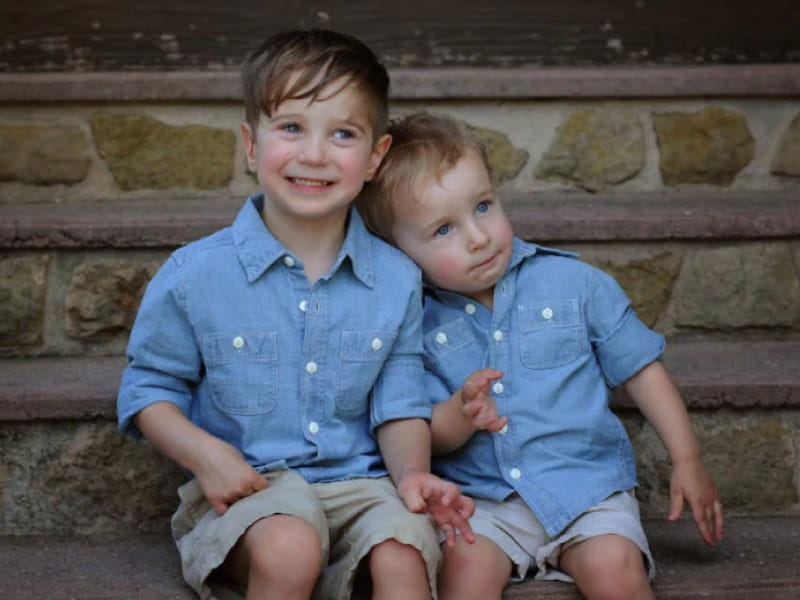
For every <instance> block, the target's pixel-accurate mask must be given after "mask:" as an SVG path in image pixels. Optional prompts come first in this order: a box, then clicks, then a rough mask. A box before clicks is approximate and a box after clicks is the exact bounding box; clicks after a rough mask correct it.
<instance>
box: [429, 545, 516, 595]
mask: <svg viewBox="0 0 800 600" xmlns="http://www.w3.org/2000/svg"><path fill="white" fill-rule="evenodd" d="M442 553H443V554H444V562H443V563H442V570H441V571H440V572H439V597H440V599H441V600H500V597H501V596H502V595H503V589H504V588H505V586H506V584H507V583H508V580H509V578H510V577H511V568H512V564H511V560H510V559H509V558H508V556H506V554H505V552H503V551H502V550H501V549H500V547H499V546H498V545H497V544H495V543H494V542H493V541H491V540H490V539H489V538H486V537H483V536H481V535H479V536H477V539H476V540H475V543H474V544H467V543H466V542H465V541H464V540H463V538H462V537H461V536H460V535H459V536H456V544H455V546H453V547H452V548H450V547H448V546H446V545H445V546H442Z"/></svg>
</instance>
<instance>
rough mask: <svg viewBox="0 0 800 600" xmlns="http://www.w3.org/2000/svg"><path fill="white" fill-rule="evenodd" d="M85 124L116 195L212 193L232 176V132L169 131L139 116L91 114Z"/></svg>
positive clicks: (192, 127)
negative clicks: (174, 190)
mask: <svg viewBox="0 0 800 600" xmlns="http://www.w3.org/2000/svg"><path fill="white" fill-rule="evenodd" d="M91 124H92V132H93V135H94V139H95V143H96V144H97V148H98V150H99V152H100V155H101V156H102V157H103V158H104V159H105V160H106V162H107V163H108V167H109V169H110V170H111V174H112V176H113V177H114V181H115V182H116V184H117V185H118V186H119V187H120V189H122V190H139V189H146V188H152V189H167V188H199V189H214V188H221V187H224V186H226V185H228V182H229V181H230V180H231V177H232V176H233V163H234V151H235V142H236V140H235V136H234V134H233V132H232V131H228V130H224V129H214V128H211V127H206V126H204V125H186V126H172V125H168V124H166V123H162V122H161V121H158V120H156V119H154V118H153V117H150V116H148V115H143V114H112V113H95V114H94V115H93V116H92V118H91Z"/></svg>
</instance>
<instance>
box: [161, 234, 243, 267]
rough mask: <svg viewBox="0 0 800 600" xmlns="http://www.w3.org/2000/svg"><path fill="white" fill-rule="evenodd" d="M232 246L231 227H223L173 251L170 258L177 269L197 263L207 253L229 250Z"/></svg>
mask: <svg viewBox="0 0 800 600" xmlns="http://www.w3.org/2000/svg"><path fill="white" fill-rule="evenodd" d="M233 245H234V244H233V235H232V227H225V228H224V229H220V230H219V231H216V232H214V233H212V234H210V235H207V236H206V237H203V238H200V239H197V240H194V241H192V242H189V243H188V244H186V245H185V246H181V247H180V248H178V249H176V250H175V251H173V253H172V255H171V258H172V260H173V261H174V262H175V263H176V265H177V266H178V267H184V266H187V265H188V264H190V263H192V262H198V261H199V258H200V257H203V258H206V255H207V254H208V253H209V252H214V251H218V250H220V249H225V248H231V247H233ZM199 262H204V261H199Z"/></svg>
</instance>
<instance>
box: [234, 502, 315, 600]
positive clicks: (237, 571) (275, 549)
mask: <svg viewBox="0 0 800 600" xmlns="http://www.w3.org/2000/svg"><path fill="white" fill-rule="evenodd" d="M321 570H322V549H321V547H320V539H319V535H318V534H317V532H316V530H315V529H314V528H313V527H312V526H311V525H309V524H308V523H307V522H305V521H304V520H303V519H300V518H299V517H294V516H291V515H273V516H271V517H266V518H264V519H261V520H260V521H257V522H256V523H254V524H253V525H252V526H251V527H250V528H249V529H248V530H247V532H246V533H245V534H244V535H243V536H242V538H241V539H240V540H239V542H238V543H237V544H236V546H234V548H233V550H231V552H230V554H229V555H228V558H227V560H226V561H225V564H224V565H223V567H222V572H223V573H224V574H225V575H226V576H228V577H230V578H231V579H233V580H234V581H235V582H237V583H239V584H240V585H243V586H246V587H247V600H271V599H273V598H280V599H281V600H284V599H285V600H308V599H309V598H310V597H311V593H312V591H313V590H314V585H315V584H316V582H317V578H318V577H319V575H320V572H321Z"/></svg>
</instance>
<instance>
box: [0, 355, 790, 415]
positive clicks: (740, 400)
mask: <svg viewBox="0 0 800 600" xmlns="http://www.w3.org/2000/svg"><path fill="white" fill-rule="evenodd" d="M664 362H665V364H666V365H667V367H668V368H669V369H670V371H671V373H672V375H673V377H674V378H675V381H676V382H677V384H678V386H679V387H680V388H681V391H682V393H683V395H684V398H685V400H686V402H687V404H688V405H689V406H690V407H692V408H714V407H722V406H727V407H740V408H743V407H781V406H784V407H786V406H795V407H797V406H800V370H798V369H797V365H800V341H760V342H756V341H724V342H722V341H692V342H687V341H673V342H670V343H669V344H667V351H666V354H665V357H664ZM124 368H125V357H123V356H110V357H44V358H6V359H0V421H28V420H35V419H49V420H52V419H92V418H104V419H115V418H116V407H115V399H116V394H117V389H118V387H119V382H120V377H121V376H122V372H123V370H124ZM615 402H616V405H617V406H619V407H629V406H630V400H629V399H628V398H627V397H626V396H625V395H624V393H622V392H621V391H620V392H618V393H617V394H616V397H615Z"/></svg>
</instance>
